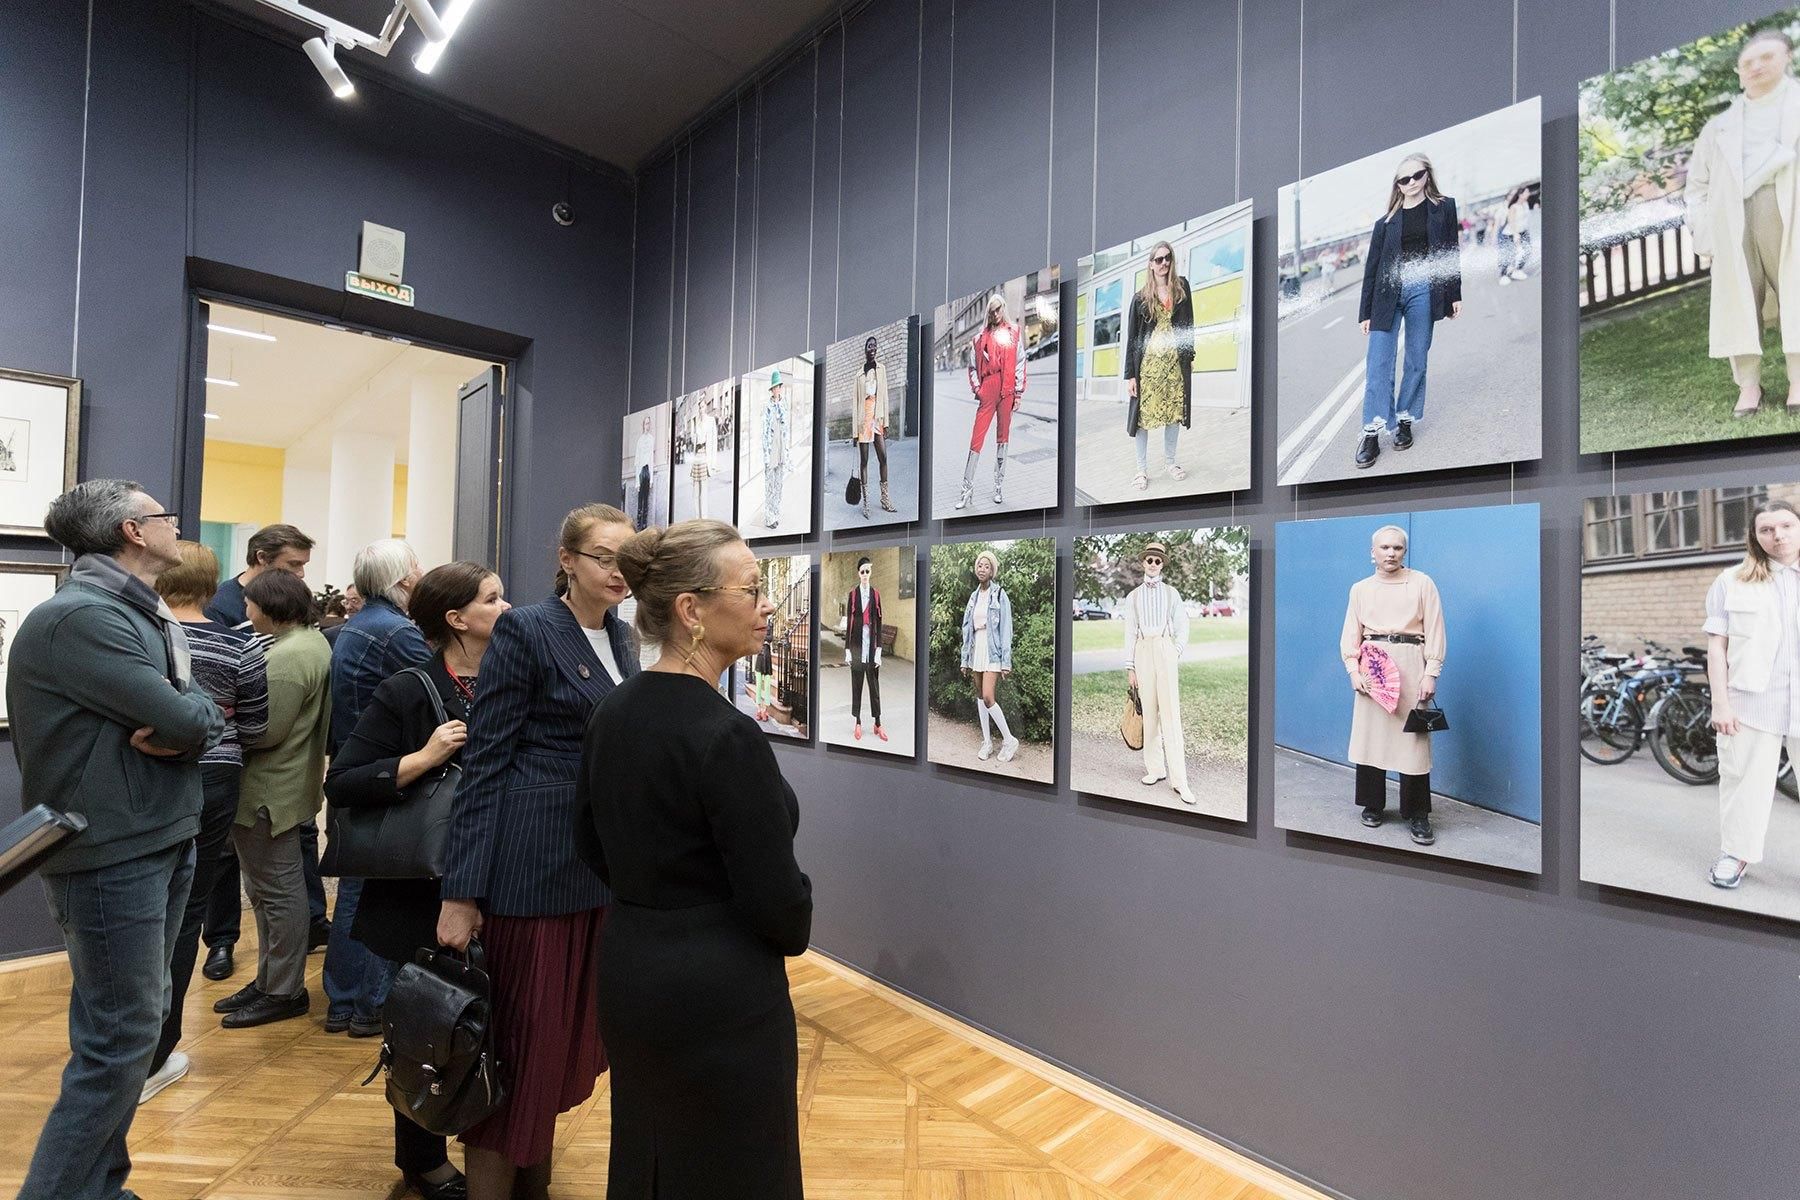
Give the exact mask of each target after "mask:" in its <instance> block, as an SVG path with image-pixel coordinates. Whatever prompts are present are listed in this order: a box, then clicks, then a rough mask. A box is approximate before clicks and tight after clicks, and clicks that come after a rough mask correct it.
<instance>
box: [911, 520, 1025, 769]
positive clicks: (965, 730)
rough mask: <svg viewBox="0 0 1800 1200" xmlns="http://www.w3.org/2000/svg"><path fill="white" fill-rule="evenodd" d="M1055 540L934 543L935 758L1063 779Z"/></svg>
mask: <svg viewBox="0 0 1800 1200" xmlns="http://www.w3.org/2000/svg"><path fill="white" fill-rule="evenodd" d="M1056 615H1057V605H1056V541H1055V539H1053V538H1020V539H1018V540H1016V541H981V542H949V543H945V544H942V545H937V546H933V547H932V548H931V647H930V652H929V656H928V658H927V660H926V670H927V677H928V679H929V681H930V682H929V689H930V690H929V701H930V712H929V714H928V716H927V718H926V720H927V726H926V728H927V733H926V740H927V744H928V750H927V753H928V756H929V757H930V759H931V761H932V762H936V763H944V764H946V765H948V766H953V767H966V768H968V769H969V770H972V771H987V772H990V773H992V774H995V775H1007V776H1011V777H1012V778H1014V779H1030V780H1034V781H1036V782H1038V783H1054V782H1055V781H1056V753H1055V741H1056V736H1055V735H1056Z"/></svg>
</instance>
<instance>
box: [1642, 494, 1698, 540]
mask: <svg viewBox="0 0 1800 1200" xmlns="http://www.w3.org/2000/svg"><path fill="white" fill-rule="evenodd" d="M1644 535H1645V536H1644V540H1645V542H1646V549H1647V551H1648V552H1649V553H1651V554H1659V553H1668V552H1672V551H1677V550H1695V549H1698V548H1699V546H1700V493H1699V492H1651V493H1649V494H1648V495H1646V496H1645V497H1644Z"/></svg>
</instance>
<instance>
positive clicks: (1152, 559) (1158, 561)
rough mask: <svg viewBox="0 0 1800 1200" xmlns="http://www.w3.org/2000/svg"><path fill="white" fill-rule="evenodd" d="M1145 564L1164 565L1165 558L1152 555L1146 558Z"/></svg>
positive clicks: (1152, 565)
mask: <svg viewBox="0 0 1800 1200" xmlns="http://www.w3.org/2000/svg"><path fill="white" fill-rule="evenodd" d="M1144 565H1145V566H1146V567H1160V566H1162V565H1163V560H1162V559H1160V558H1157V557H1156V556H1155V555H1151V556H1150V557H1149V558H1146V559H1145V560H1144Z"/></svg>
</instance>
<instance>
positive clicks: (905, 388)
mask: <svg viewBox="0 0 1800 1200" xmlns="http://www.w3.org/2000/svg"><path fill="white" fill-rule="evenodd" d="M922 411H923V410H922V407H921V405H920V403H919V318H918V317H916V316H914V317H907V318H905V319H904V320H899V321H889V322H888V323H887V324H886V325H883V326H881V327H880V328H878V329H871V330H869V331H868V332H867V333H859V334H857V335H856V336H855V337H849V338H845V339H844V340H843V341H841V342H834V343H833V344H832V346H831V348H830V349H828V350H827V351H826V352H825V469H824V470H823V471H821V472H820V476H821V479H820V484H819V486H820V487H821V488H822V489H823V490H824V501H825V503H824V513H825V528H826V529H828V530H836V529H864V528H868V527H870V526H875V525H897V524H902V523H906V522H911V521H916V520H918V519H919V467H920V463H919V432H920V429H919V420H920V416H921V414H922ZM852 479H854V480H855V481H856V484H855V488H854V491H852V490H851V487H850V481H851V480H852ZM852 496H854V497H855V498H854V499H852Z"/></svg>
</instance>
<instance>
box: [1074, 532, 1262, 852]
mask: <svg viewBox="0 0 1800 1200" xmlns="http://www.w3.org/2000/svg"><path fill="white" fill-rule="evenodd" d="M1071 617H1072V619H1073V623H1072V624H1071V626H1070V633H1069V641H1070V680H1069V686H1070V689H1071V693H1072V694H1071V696H1070V700H1069V713H1070V716H1069V739H1070V744H1069V782H1070V784H1071V785H1072V786H1073V787H1074V788H1075V790H1076V791H1078V792H1088V793H1090V794H1092V795H1096V796H1111V797H1112V798H1113V799H1115V800H1131V801H1134V802H1136V803H1139V804H1150V805H1155V806H1157V807H1159V808H1168V809H1173V810H1175V811H1177V812H1195V813H1202V814H1204V815H1206V816H1209V817H1221V818H1223V819H1225V820H1228V821H1243V820H1246V819H1248V817H1249V785H1250V766H1249V764H1250V745H1249V742H1250V531H1249V529H1247V528H1245V527H1244V526H1241V525H1229V526H1224V527H1220V528H1202V529H1194V528H1186V529H1151V530H1142V531H1139V532H1133V533H1106V534H1090V535H1087V536H1084V537H1077V538H1076V539H1075V602H1074V605H1073V606H1072V609H1071ZM1133 691H1135V692H1136V694H1137V703H1136V705H1135V706H1134V707H1135V709H1136V711H1137V714H1138V717H1139V719H1140V720H1141V721H1142V723H1143V725H1142V737H1143V741H1142V746H1141V748H1140V749H1136V750H1134V749H1132V748H1131V746H1130V745H1128V744H1127V743H1126V741H1125V739H1124V736H1123V734H1122V733H1121V730H1120V724H1121V720H1122V718H1123V716H1124V711H1125V706H1126V704H1127V703H1129V702H1130V696H1131V693H1132V692H1133Z"/></svg>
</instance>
